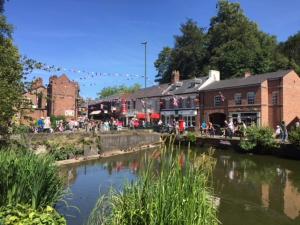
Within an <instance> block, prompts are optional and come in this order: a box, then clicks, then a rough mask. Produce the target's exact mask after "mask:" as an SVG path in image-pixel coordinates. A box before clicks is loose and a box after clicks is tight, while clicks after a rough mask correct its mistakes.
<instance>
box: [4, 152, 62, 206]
mask: <svg viewBox="0 0 300 225" xmlns="http://www.w3.org/2000/svg"><path fill="white" fill-rule="evenodd" d="M0 193H1V194H0V206H6V205H16V204H29V205H30V206H31V207H32V208H33V209H38V208H44V207H46V206H47V205H51V206H53V205H54V204H55V203H56V202H57V201H58V200H60V199H61V198H62V197H63V194H64V187H63V182H62V180H61V178H60V177H59V171H58V168H57V167H56V166H55V165H54V161H53V160H52V158H50V157H47V156H37V155H35V154H33V153H31V152H29V151H24V150H23V151H17V150H12V149H10V150H6V151H5V150H3V149H1V151H0Z"/></svg>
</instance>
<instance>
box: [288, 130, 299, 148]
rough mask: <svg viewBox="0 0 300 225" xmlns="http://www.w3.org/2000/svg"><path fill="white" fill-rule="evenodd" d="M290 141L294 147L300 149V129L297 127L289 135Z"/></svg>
mask: <svg viewBox="0 0 300 225" xmlns="http://www.w3.org/2000/svg"><path fill="white" fill-rule="evenodd" d="M289 141H290V142H291V143H292V144H293V145H295V146H297V147H300V127H297V128H295V129H293V130H292V131H291V133H290V134H289Z"/></svg>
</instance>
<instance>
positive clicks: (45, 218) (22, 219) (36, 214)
mask: <svg viewBox="0 0 300 225" xmlns="http://www.w3.org/2000/svg"><path fill="white" fill-rule="evenodd" d="M0 224H3V225H34V224H37V225H40V224H41V225H66V224H67V223H66V220H65V218H64V217H62V216H60V215H59V214H58V213H57V212H56V211H55V210H54V209H53V208H52V207H50V206H47V207H46V208H45V209H44V210H41V211H37V210H34V209H32V208H30V206H29V205H20V204H18V205H16V206H11V205H10V206H6V207H1V208H0Z"/></svg>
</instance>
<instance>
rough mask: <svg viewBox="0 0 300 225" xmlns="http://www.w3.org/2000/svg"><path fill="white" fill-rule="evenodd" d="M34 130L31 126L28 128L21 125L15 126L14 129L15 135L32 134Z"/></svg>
mask: <svg viewBox="0 0 300 225" xmlns="http://www.w3.org/2000/svg"><path fill="white" fill-rule="evenodd" d="M31 131H32V130H31V128H30V126H26V125H19V126H15V127H13V131H12V132H13V133H14V134H27V133H30V132H31Z"/></svg>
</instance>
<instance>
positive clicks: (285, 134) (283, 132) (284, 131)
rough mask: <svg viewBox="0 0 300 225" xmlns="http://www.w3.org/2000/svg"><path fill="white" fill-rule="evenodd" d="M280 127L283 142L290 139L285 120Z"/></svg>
mask: <svg viewBox="0 0 300 225" xmlns="http://www.w3.org/2000/svg"><path fill="white" fill-rule="evenodd" d="M280 129H281V135H280V136H281V142H282V143H284V142H286V141H287V140H288V131H287V128H286V125H285V122H284V121H282V122H281V124H280Z"/></svg>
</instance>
